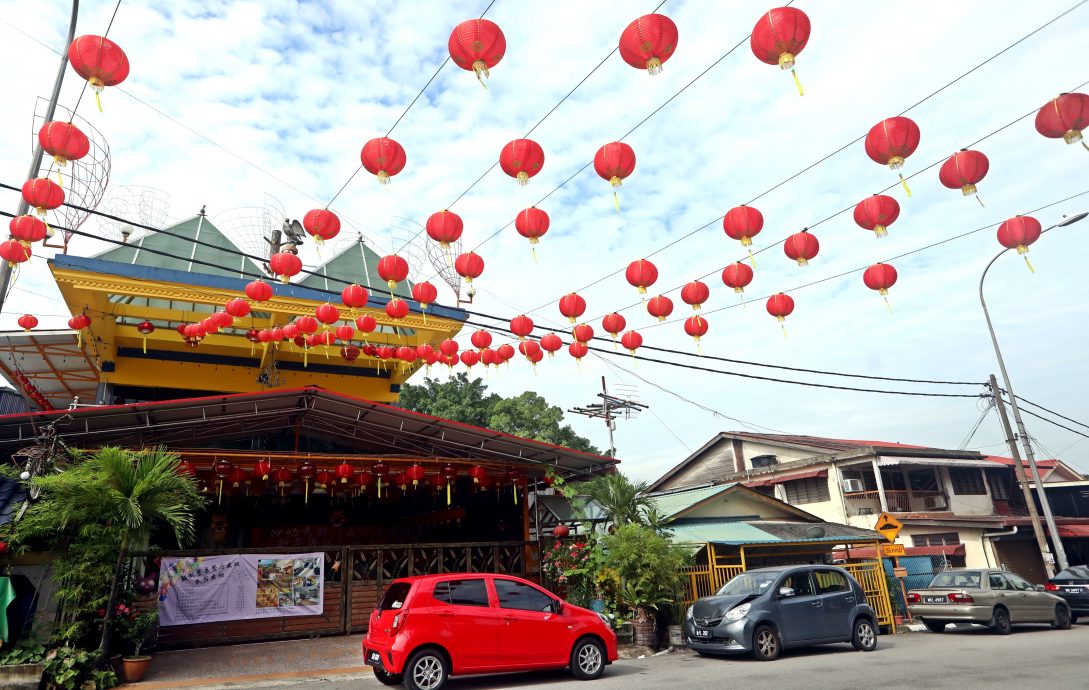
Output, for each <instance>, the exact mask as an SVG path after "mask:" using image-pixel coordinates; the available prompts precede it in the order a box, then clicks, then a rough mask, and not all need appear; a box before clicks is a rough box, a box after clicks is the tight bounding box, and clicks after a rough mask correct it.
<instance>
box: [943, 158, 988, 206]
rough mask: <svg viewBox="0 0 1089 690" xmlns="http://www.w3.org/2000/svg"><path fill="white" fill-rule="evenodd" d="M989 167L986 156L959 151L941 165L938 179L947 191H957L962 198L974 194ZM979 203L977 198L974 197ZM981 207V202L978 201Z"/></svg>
mask: <svg viewBox="0 0 1089 690" xmlns="http://www.w3.org/2000/svg"><path fill="white" fill-rule="evenodd" d="M990 167H991V164H990V162H989V161H988V160H987V156H985V155H983V154H982V153H980V152H979V151H969V150H968V149H961V150H960V151H958V152H956V153H954V154H953V155H952V156H950V157H949V159H948V160H946V161H945V163H942V167H941V170H939V171H938V179H939V180H941V183H942V184H943V185H945V186H946V187H948V188H949V189H959V190H960V191H961V194H963V195H964V196H971V195H972V194H975V193H976V185H977V184H979V182H980V180H982V179H983V178H984V177H986V176H987V170H989V169H990ZM976 200H977V201H979V197H978V196H977V197H976ZM979 205H980V206H982V205H983V202H982V201H980V202H979Z"/></svg>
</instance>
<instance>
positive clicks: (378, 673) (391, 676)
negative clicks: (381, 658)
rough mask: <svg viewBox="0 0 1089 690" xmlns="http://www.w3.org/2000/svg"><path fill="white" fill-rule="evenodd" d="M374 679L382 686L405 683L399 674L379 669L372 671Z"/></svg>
mask: <svg viewBox="0 0 1089 690" xmlns="http://www.w3.org/2000/svg"><path fill="white" fill-rule="evenodd" d="M374 677H375V678H377V679H378V682H379V683H381V684H382V685H400V684H401V683H403V682H404V681H405V678H404V676H402V675H401V674H400V673H390V672H388V671H383V670H382V669H380V668H376V669H374Z"/></svg>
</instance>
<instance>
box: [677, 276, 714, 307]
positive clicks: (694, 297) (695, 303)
mask: <svg viewBox="0 0 1089 690" xmlns="http://www.w3.org/2000/svg"><path fill="white" fill-rule="evenodd" d="M710 296H711V289H710V288H709V287H707V283H703V282H701V281H698V280H693V281H692V282H691V283H686V284H685V286H684V287H683V288H681V301H683V302H684V303H685V304H688V305H690V306H691V307H692V309H693V310H695V311H699V309H700V306H701V305H702V304H703V303H704V302H706V301H707V298H708V297H710Z"/></svg>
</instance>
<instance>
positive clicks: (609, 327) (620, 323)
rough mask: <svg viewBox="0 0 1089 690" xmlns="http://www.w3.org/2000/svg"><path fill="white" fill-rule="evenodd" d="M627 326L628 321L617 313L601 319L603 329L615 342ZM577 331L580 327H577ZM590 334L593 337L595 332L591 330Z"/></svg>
mask: <svg viewBox="0 0 1089 690" xmlns="http://www.w3.org/2000/svg"><path fill="white" fill-rule="evenodd" d="M627 325H628V322H627V320H625V319H624V317H623V316H621V315H620V314H618V313H617V312H615V311H614V312H613V313H612V314H606V315H605V318H603V319H601V327H602V328H603V329H605V332H606V333H608V334H610V335H612V337H613V340H616V334H617V333H619V332H621V331H622V330H624V328H625V327H626V326H627ZM575 329H576V330H577V329H578V326H575ZM590 332H591V335H592V334H593V330H592V329H591V331H590ZM587 340H589V338H586V340H583V341H582V342H586V341H587Z"/></svg>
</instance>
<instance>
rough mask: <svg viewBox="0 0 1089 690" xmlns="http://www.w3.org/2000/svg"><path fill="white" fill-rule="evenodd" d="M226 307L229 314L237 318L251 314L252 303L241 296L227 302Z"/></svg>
mask: <svg viewBox="0 0 1089 690" xmlns="http://www.w3.org/2000/svg"><path fill="white" fill-rule="evenodd" d="M224 309H226V310H227V314H229V315H230V316H231V317H233V318H236V319H241V318H244V317H246V316H249V315H250V303H249V302H247V301H246V300H244V299H242V298H240V297H238V298H235V299H232V300H230V301H229V302H227V304H226V305H225V306H224Z"/></svg>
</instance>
